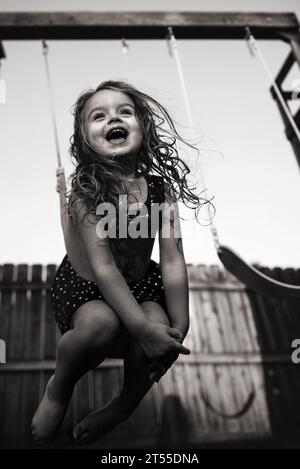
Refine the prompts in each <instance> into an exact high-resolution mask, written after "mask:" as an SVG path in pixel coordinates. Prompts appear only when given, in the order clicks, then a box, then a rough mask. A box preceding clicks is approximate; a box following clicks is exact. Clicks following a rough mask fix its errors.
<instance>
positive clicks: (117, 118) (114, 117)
mask: <svg viewBox="0 0 300 469" xmlns="http://www.w3.org/2000/svg"><path fill="white" fill-rule="evenodd" d="M120 121H121V119H120V116H118V114H113V115H111V116H110V119H109V122H120Z"/></svg>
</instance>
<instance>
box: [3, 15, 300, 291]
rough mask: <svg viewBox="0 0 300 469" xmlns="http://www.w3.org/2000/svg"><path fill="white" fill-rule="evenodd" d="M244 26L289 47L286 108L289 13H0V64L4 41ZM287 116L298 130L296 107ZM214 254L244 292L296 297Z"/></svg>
mask: <svg viewBox="0 0 300 469" xmlns="http://www.w3.org/2000/svg"><path fill="white" fill-rule="evenodd" d="M247 27H248V29H249V28H250V29H251V32H252V33H253V34H254V36H255V37H256V39H264V40H281V41H284V42H285V43H287V44H289V46H290V52H289V54H288V56H287V58H286V59H285V61H284V63H283V65H282V67H281V69H280V70H279V72H278V74H277V76H276V78H275V82H276V85H277V87H278V89H279V90H280V92H281V95H282V97H283V99H284V103H285V104H286V106H287V107H288V108H289V106H288V102H289V101H291V100H295V99H298V95H300V86H299V89H297V90H284V89H283V88H282V86H283V82H284V80H285V79H286V77H287V75H288V73H289V71H290V70H291V68H292V66H293V65H294V64H295V63H297V64H298V66H299V67H300V25H299V21H298V18H297V16H296V15H295V14H294V13H291V12H287V13H269V12H266V13H255V12H251V13H248V12H230V13H228V12H198V11H195V12H174V11H171V12H163V11H159V12H158V11H156V12H153V11H151V12H5V13H0V63H1V60H2V59H4V58H5V57H6V56H5V50H4V47H3V45H2V42H1V41H3V40H44V41H45V40H91V39H94V40H99V39H101V40H112V39H117V40H122V39H123V38H124V37H125V38H126V39H134V40H150V39H151V40H154V39H157V40H164V39H166V38H167V36H168V30H169V29H170V28H172V30H173V31H174V32H175V34H176V38H177V39H217V40H222V39H224V40H226V39H231V40H232V39H245V30H246V28H247ZM270 92H271V95H272V97H273V98H274V100H275V101H276V104H277V106H278V109H279V113H280V115H281V117H282V120H283V123H284V126H285V134H286V137H287V138H288V139H289V141H290V142H291V145H292V148H293V151H294V153H295V156H296V159H297V162H298V165H299V167H300V142H299V139H298V138H297V135H296V133H295V130H294V129H293V127H292V126H291V123H290V121H289V119H288V118H287V116H286V112H285V111H284V108H283V105H282V102H280V100H279V99H278V96H277V93H275V90H274V87H273V86H271V88H270ZM292 117H293V119H294V121H295V123H296V126H297V128H298V129H299V130H300V106H299V109H298V110H297V111H296V113H295V114H294V115H292ZM296 130H297V129H296ZM218 255H219V258H220V260H221V261H222V263H223V265H224V266H225V268H227V269H228V270H229V271H230V272H231V273H233V274H234V275H236V276H237V277H238V278H239V279H240V280H241V281H243V282H244V283H245V284H246V285H247V286H248V288H250V289H253V290H255V291H257V292H258V293H262V294H270V295H271V296H279V297H282V296H283V297H284V296H285V295H287V297H290V298H300V286H296V285H285V284H282V283H281V282H277V281H275V280H274V279H270V278H269V277H267V276H264V275H263V274H262V273H261V272H259V271H258V270H257V269H255V268H254V267H252V266H250V265H249V264H247V263H246V262H245V261H243V259H241V258H240V257H239V256H238V255H237V254H236V253H234V252H233V251H232V250H231V249H230V248H227V247H226V246H220V247H219V249H218Z"/></svg>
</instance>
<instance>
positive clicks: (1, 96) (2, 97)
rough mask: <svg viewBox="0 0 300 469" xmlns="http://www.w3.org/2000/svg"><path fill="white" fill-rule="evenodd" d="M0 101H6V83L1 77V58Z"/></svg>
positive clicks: (3, 102)
mask: <svg viewBox="0 0 300 469" xmlns="http://www.w3.org/2000/svg"><path fill="white" fill-rule="evenodd" d="M0 103H1V104H5V103H6V83H5V80H4V78H3V77H2V60H1V58H0Z"/></svg>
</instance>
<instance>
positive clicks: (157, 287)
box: [50, 175, 167, 334]
mask: <svg viewBox="0 0 300 469" xmlns="http://www.w3.org/2000/svg"><path fill="white" fill-rule="evenodd" d="M145 178H146V180H147V183H148V197H147V201H146V203H145V205H146V206H147V209H148V213H149V220H150V217H151V207H152V204H153V203H156V204H157V203H158V204H160V203H162V202H164V185H163V178H161V177H158V176H151V175H147V176H145ZM150 230H151V228H150ZM127 284H128V287H129V289H130V291H131V293H132V294H133V295H134V297H135V298H136V300H137V302H138V303H143V302H144V301H155V302H156V303H158V304H160V305H161V306H162V307H163V309H164V310H165V311H167V306H166V300H165V292H164V287H163V283H162V277H161V271H160V267H159V264H157V262H155V261H154V260H152V259H151V260H150V264H149V267H148V269H147V272H146V273H145V275H144V276H143V277H142V278H141V279H140V280H138V281H127ZM50 298H51V304H52V307H53V310H54V315H55V319H56V321H57V324H58V327H59V329H60V330H61V333H62V334H64V333H65V332H66V331H67V330H68V329H69V328H70V323H71V319H72V317H73V315H74V313H75V311H76V310H77V308H79V306H81V305H83V304H84V303H87V302H88V301H92V300H99V299H100V300H103V301H105V300H104V298H103V296H102V294H101V292H100V290H99V288H98V286H97V284H96V282H93V281H91V280H86V279H84V278H82V277H81V276H80V275H79V274H78V273H77V272H76V271H75V270H74V269H73V267H72V265H71V263H70V259H69V257H68V255H67V254H66V255H65V257H64V258H63V260H62V262H61V264H60V266H59V267H58V269H57V271H56V274H55V277H54V280H53V284H52V288H51V290H50Z"/></svg>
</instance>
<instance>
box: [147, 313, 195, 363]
mask: <svg viewBox="0 0 300 469" xmlns="http://www.w3.org/2000/svg"><path fill="white" fill-rule="evenodd" d="M180 339H182V334H181V333H180V331H179V330H178V329H175V328H174V327H172V328H171V327H168V326H166V325H165V324H161V323H159V322H155V321H149V322H148V324H147V327H146V328H145V329H144V330H143V331H142V332H141V334H140V335H139V337H138V341H139V343H140V345H141V347H142V349H143V350H144V352H145V354H146V355H147V357H148V358H149V360H150V362H152V361H158V362H161V363H162V362H163V360H167V361H168V360H170V358H171V359H173V358H174V357H175V356H178V354H179V353H183V354H184V355H189V354H190V350H189V349H187V348H186V347H184V345H182V344H181V342H180Z"/></svg>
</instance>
